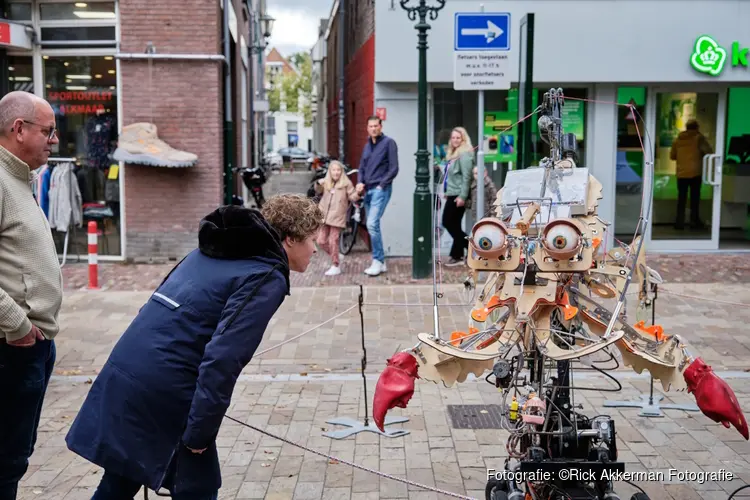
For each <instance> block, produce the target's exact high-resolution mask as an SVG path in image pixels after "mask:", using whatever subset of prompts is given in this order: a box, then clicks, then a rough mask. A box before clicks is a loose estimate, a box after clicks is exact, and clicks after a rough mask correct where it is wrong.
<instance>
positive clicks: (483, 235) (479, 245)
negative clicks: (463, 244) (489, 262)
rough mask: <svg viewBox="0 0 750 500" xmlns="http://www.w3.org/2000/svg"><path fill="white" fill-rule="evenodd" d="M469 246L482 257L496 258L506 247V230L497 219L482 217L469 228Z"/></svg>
mask: <svg viewBox="0 0 750 500" xmlns="http://www.w3.org/2000/svg"><path fill="white" fill-rule="evenodd" d="M469 242H470V243H471V247H472V248H473V249H474V251H475V252H476V253H477V255H479V256H480V257H482V258H484V259H497V258H498V257H499V256H500V255H502V254H503V253H504V252H505V249H506V248H507V247H508V230H507V229H506V228H505V225H504V224H503V223H502V222H500V221H499V220H497V219H492V218H486V219H482V220H480V221H479V222H477V223H476V224H474V228H473V229H472V230H471V239H470V240H469Z"/></svg>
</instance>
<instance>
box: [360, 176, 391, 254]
mask: <svg viewBox="0 0 750 500" xmlns="http://www.w3.org/2000/svg"><path fill="white" fill-rule="evenodd" d="M392 191H393V187H392V186H390V185H389V186H388V187H386V188H384V189H380V188H377V187H376V188H372V189H368V190H367V192H366V193H365V200H364V202H365V214H366V215H367V232H369V233H370V241H371V243H372V258H373V259H375V260H377V261H380V262H385V251H384V250H383V235H382V234H380V219H381V218H382V217H383V212H385V207H386V206H387V205H388V202H389V201H391V192H392Z"/></svg>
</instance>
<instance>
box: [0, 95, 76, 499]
mask: <svg viewBox="0 0 750 500" xmlns="http://www.w3.org/2000/svg"><path fill="white" fill-rule="evenodd" d="M55 131H56V127H55V114H54V112H53V111H52V107H50V105H49V103H47V101H45V100H44V99H41V98H39V97H36V96H35V95H33V94H29V93H27V92H10V93H9V94H7V95H6V96H5V97H3V98H2V99H0V395H1V396H0V397H2V403H0V500H15V499H16V496H17V490H18V482H19V481H20V480H21V478H22V477H23V475H24V474H25V473H26V470H27V469H28V466H29V457H30V456H31V453H32V452H33V450H34V445H35V444H36V435H37V427H38V426H39V417H40V415H41V411H42V402H43V400H44V395H45V392H46V390H47V384H48V383H49V379H50V376H51V375H52V368H53V365H54V363H55V343H54V340H53V339H54V338H55V335H56V334H57V332H58V330H59V325H58V314H59V311H60V306H61V304H62V293H63V292H62V272H61V270H60V264H59V262H58V260H57V251H56V249H55V243H54V241H53V240H52V232H51V231H50V226H49V224H48V222H47V219H46V217H45V216H44V213H43V212H42V209H41V208H40V207H39V205H38V204H37V202H36V200H35V199H34V196H33V193H32V190H31V182H32V174H31V171H32V170H36V169H37V168H39V167H41V166H42V165H44V164H45V163H46V162H47V159H48V158H49V155H50V152H51V150H52V146H53V145H54V144H57V142H58V140H57V135H56V133H55Z"/></svg>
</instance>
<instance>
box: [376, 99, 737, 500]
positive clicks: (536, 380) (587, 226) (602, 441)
mask: <svg viewBox="0 0 750 500" xmlns="http://www.w3.org/2000/svg"><path fill="white" fill-rule="evenodd" d="M564 99H565V98H564V96H563V92H562V89H550V91H549V92H547V93H545V95H544V99H543V103H542V105H541V106H540V107H539V108H538V110H537V111H540V118H539V131H540V135H542V138H543V140H545V142H548V143H549V145H550V156H549V157H548V158H545V159H544V160H542V162H540V165H539V166H538V167H537V168H534V167H532V168H529V169H524V170H522V171H521V172H523V173H519V174H518V175H523V176H535V177H536V178H537V181H538V180H539V179H538V178H539V177H543V181H542V184H541V186H542V192H541V193H540V194H539V195H538V196H534V195H533V193H528V192H524V190H523V189H521V188H519V187H518V185H517V186H516V188H515V189H516V190H515V192H514V193H513V194H512V195H511V194H510V193H509V192H508V189H509V183H508V180H507V179H506V184H505V186H504V187H503V190H501V191H500V193H499V194H498V199H499V200H501V198H502V197H507V199H511V200H513V201H512V202H511V203H509V202H508V201H507V199H506V202H505V203H503V202H502V201H500V202H499V203H498V202H496V203H495V206H496V207H498V208H497V209H496V211H497V214H496V217H485V218H483V219H481V220H479V221H478V222H477V223H476V224H475V225H474V227H473V229H472V233H471V235H470V236H469V243H470V244H469V257H468V259H467V261H468V265H469V267H470V268H471V269H472V270H473V274H474V277H475V278H476V277H477V276H478V272H480V271H483V270H484V271H487V272H489V273H491V274H490V277H489V278H488V279H487V282H486V283H485V285H484V288H483V290H482V291H481V293H480V294H479V297H478V300H477V306H476V307H475V309H474V310H473V311H472V315H471V316H472V319H473V320H474V321H475V322H476V323H486V322H489V323H491V326H489V327H488V328H485V329H483V330H479V329H477V328H470V329H469V332H468V334H467V333H465V332H453V334H452V335H451V338H450V339H449V340H447V339H441V338H440V336H439V324H438V312H437V310H438V307H439V306H438V301H437V298H438V296H439V295H438V294H437V288H435V300H434V322H435V333H434V334H433V335H430V334H426V333H422V334H420V335H419V336H418V338H419V343H418V344H417V345H416V346H415V347H413V348H411V349H408V350H406V351H403V352H402V353H399V354H409V355H410V357H404V358H401V359H399V360H398V361H396V358H397V357H398V355H396V356H394V358H392V359H391V360H389V366H388V367H387V368H386V370H385V371H384V373H383V374H382V375H381V378H380V380H379V381H378V387H377V388H376V395H375V398H374V399H375V400H374V403H373V413H374V419H375V421H376V424H377V425H378V426H379V427H382V426H381V423H380V422H379V420H380V419H382V415H384V414H385V412H386V411H387V409H389V408H393V407H395V406H400V407H406V404H407V403H408V399H409V398H410V397H411V394H412V393H413V392H412V393H409V391H408V390H406V391H403V393H404V394H407V393H408V396H406V397H403V395H402V396H399V397H393V398H391V399H392V401H390V402H386V403H384V402H383V401H384V400H385V399H387V398H383V397H379V396H378V392H379V391H380V392H381V393H388V391H389V390H390V389H388V388H386V386H387V385H388V382H387V381H386V380H387V379H390V378H391V376H392V375H395V377H396V378H399V383H398V384H395V385H397V386H398V387H399V388H403V387H407V386H408V384H404V380H406V379H405V377H404V376H405V375H407V376H411V377H412V378H413V379H416V378H417V376H419V377H420V378H424V379H427V380H431V381H433V382H437V381H442V382H443V384H445V385H446V386H452V385H453V384H455V383H456V382H459V383H460V382H463V381H465V380H466V378H467V377H468V375H469V374H473V375H475V376H482V375H484V374H485V373H486V372H487V370H491V372H490V374H488V375H487V376H486V378H485V380H487V382H490V377H491V376H493V375H494V382H490V383H494V385H495V386H496V387H497V388H498V389H499V390H501V391H502V393H503V405H502V407H503V408H504V409H506V412H505V414H504V418H503V426H504V427H505V429H506V430H508V431H510V433H511V435H510V437H509V440H508V443H507V444H506V448H507V449H508V452H509V456H508V458H507V459H506V461H505V466H504V467H505V468H504V470H501V472H500V473H499V474H498V475H497V477H496V478H494V479H490V480H489V481H488V482H487V490H486V497H487V500H505V499H506V498H507V499H514V500H520V499H525V498H527V497H526V495H527V494H530V495H531V496H532V497H533V498H539V499H541V498H550V499H557V498H560V499H562V498H571V499H577V498H581V499H591V498H594V499H602V500H603V499H608V500H619V498H620V497H619V496H618V495H617V494H616V493H615V492H614V491H613V479H620V478H621V476H620V475H619V474H620V473H622V472H624V470H625V467H624V463H622V462H618V461H617V442H616V432H615V422H614V420H613V419H612V418H610V417H609V416H607V415H598V416H596V417H594V418H588V417H586V416H584V415H582V414H580V413H577V412H576V411H575V410H576V409H578V408H579V407H577V406H576V404H575V396H574V394H575V391H577V390H597V391H613V389H611V388H590V387H588V388H586V387H575V386H573V385H572V371H573V369H572V363H573V362H574V361H578V362H581V363H583V364H586V365H588V368H577V370H596V371H598V372H600V373H601V374H603V375H605V376H607V377H609V379H611V380H613V381H614V383H616V384H617V385H618V386H619V385H620V384H619V382H618V381H617V380H616V379H615V378H614V377H612V376H610V375H609V374H607V373H606V371H610V370H613V369H616V368H617V367H619V363H618V362H617V358H616V357H615V356H614V355H613V354H612V353H611V352H609V348H610V347H613V346H615V344H616V343H617V347H618V348H619V350H620V353H621V354H622V358H623V361H624V362H625V364H626V365H629V366H630V367H632V368H633V369H634V370H635V371H636V372H638V373H641V372H642V370H643V369H644V368H645V369H648V370H649V371H650V372H651V374H652V376H653V378H656V379H659V380H660V381H661V382H662V386H663V387H664V389H665V390H669V388H670V386H671V387H672V388H676V389H677V390H680V389H684V388H685V386H686V380H682V379H681V378H682V375H683V373H684V371H685V367H686V366H687V365H689V364H691V363H692V362H693V361H695V360H696V357H695V356H694V355H693V354H692V352H691V351H690V350H689V349H688V347H687V345H686V343H685V342H684V341H683V340H682V339H680V337H679V336H677V335H671V336H669V335H664V334H663V330H661V327H658V326H656V325H651V326H650V327H646V326H645V324H644V323H638V324H636V325H635V327H631V326H630V325H628V324H627V322H626V320H625V318H624V314H625V309H624V308H625V299H626V295H627V292H628V288H629V286H630V284H631V281H632V280H633V279H634V278H636V279H637V280H638V283H639V288H640V289H639V296H640V306H641V307H653V300H652V299H653V298H654V295H653V293H654V291H655V287H652V286H651V283H650V281H651V279H652V275H651V273H652V271H651V270H650V269H649V268H648V267H647V266H646V265H645V258H644V254H645V251H644V249H643V234H644V233H645V229H646V225H647V217H648V215H649V214H650V211H651V203H652V198H653V191H652V189H650V188H649V187H650V185H651V184H652V183H653V164H652V163H651V162H648V161H647V162H646V165H645V168H644V189H643V192H644V197H643V199H642V213H641V217H640V220H639V224H638V227H637V229H636V232H635V235H634V239H633V243H632V244H631V245H630V247H628V248H626V249H624V250H625V251H624V252H621V254H622V253H625V255H626V258H625V264H620V263H617V264H616V265H610V266H607V265H605V264H606V256H607V255H609V256H610V257H612V255H613V252H615V249H613V251H612V252H610V253H609V254H606V253H605V264H602V263H600V262H596V260H595V252H596V250H597V249H598V245H601V243H602V241H603V240H602V237H603V236H604V235H605V232H606V228H607V226H608V225H609V224H608V223H606V222H604V221H602V220H601V219H600V218H599V217H598V216H597V215H596V207H597V206H598V202H599V200H600V199H601V184H598V181H596V180H595V179H594V178H593V177H590V176H589V174H588V169H583V168H581V169H578V168H577V166H576V161H577V158H576V149H577V146H576V141H575V136H574V135H573V134H564V133H563V123H562V106H563V105H564ZM545 134H546V138H545V137H544V136H545ZM644 154H645V151H644ZM576 170H578V171H579V173H580V175H585V177H586V182H584V183H583V186H576V185H575V183H572V184H571V180H568V185H567V187H566V186H565V185H564V184H563V182H559V183H557V181H556V180H555V177H554V176H556V175H562V174H561V173H560V172H566V173H567V174H571V175H572V174H576V172H575V171H576ZM509 175H510V174H509ZM558 180H559V179H558ZM590 182H591V183H592V185H589V183H590ZM531 184H533V183H531ZM533 185H536V184H533ZM548 187H549V188H550V191H553V192H551V193H547V192H545V189H547V188H548ZM571 188H573V191H575V190H576V189H577V190H578V191H579V192H578V193H575V194H577V195H578V196H577V198H576V200H578V201H579V208H580V205H581V204H582V206H583V211H582V212H578V213H571V210H574V209H573V208H572V206H573V205H575V203H568V201H570V200H566V201H565V202H563V203H560V200H563V198H562V197H561V194H560V192H554V191H555V189H558V190H560V189H571ZM570 194H571V193H570V192H569V193H567V194H565V196H567V197H568V198H569V197H570ZM524 195H528V196H524ZM553 196H554V197H555V198H556V199H557V200H558V202H554V201H553V199H552V197H553ZM592 198H594V199H593V200H592ZM509 205H512V206H509ZM503 206H504V207H505V209H506V212H504V211H503ZM508 209H509V210H510V211H511V213H508V211H507V210H508ZM545 212H546V213H545ZM433 216H435V214H433ZM581 216H582V217H581ZM540 219H541V220H542V221H544V220H545V219H546V222H542V223H540V222H539V220H540ZM506 223H508V225H507V226H506V225H505V224H506ZM539 226H542V227H543V229H541V230H540V229H539ZM509 228H510V229H509ZM592 228H595V229H592ZM493 231H494V232H493ZM592 235H594V236H595V238H591V236H592ZM596 240H598V241H596ZM617 250H623V249H617ZM614 255H615V256H617V255H618V254H617V253H614ZM614 260H615V261H617V259H614ZM618 262H621V261H618ZM595 263H596V264H599V265H598V266H596V269H595V271H596V275H597V276H598V278H597V277H592V274H594V273H590V272H589V271H592V265H593V264H595ZM602 276H603V277H604V279H601V277H602ZM433 278H434V277H433ZM563 278H564V279H565V280H566V281H565V282H561V281H560V280H561V279H563ZM502 280H504V282H502V283H501V281H502ZM654 281H658V280H656V279H655V280H654ZM498 285H501V286H500V287H498ZM496 287H498V288H499V289H502V293H501V294H500V292H498V294H499V295H494V294H493V289H495V288H496ZM509 289H510V291H509ZM586 292H588V293H586ZM592 292H593V294H594V295H597V296H598V297H600V298H605V299H616V300H617V302H616V305H615V306H614V308H613V309H612V310H611V311H610V310H608V309H606V308H604V307H602V306H601V305H600V304H599V301H597V300H595V299H593V298H592V297H591V295H592ZM545 295H546V297H545ZM490 296H491V297H490ZM506 306H510V307H507V311H506V312H505V313H504V314H502V315H501V316H500V317H497V316H498V313H499V311H500V310H501V309H504V308H505V307H506ZM540 310H542V312H541V313H540V312H539V311H540ZM576 316H578V317H579V318H581V317H584V318H586V320H585V322H586V325H587V327H590V328H588V330H587V331H586V332H584V331H583V329H577V326H574V323H573V322H572V321H571V320H572V319H573V318H575V317H576ZM509 317H510V319H509ZM545 320H546V321H545ZM503 322H504V323H503ZM501 323H503V325H502V326H500V327H497V326H496V325H499V324H501ZM582 324H583V323H581V322H580V320H579V323H577V324H576V325H578V326H581V325H582ZM519 327H520V329H519ZM592 333H594V335H592ZM582 334H584V335H582ZM586 334H587V335H586ZM644 339H646V340H644ZM582 340H583V341H584V342H590V344H588V345H586V346H585V347H583V348H580V349H578V348H577V347H579V346H577V345H576V344H580V342H581V341H582ZM495 342H496V343H497V344H498V345H499V346H500V347H501V348H497V349H494V352H493V349H487V347H488V346H491V345H492V344H493V343H495ZM621 346H624V348H621ZM516 347H518V350H519V351H520V354H519V355H517V356H513V357H512V358H511V360H510V361H507V360H506V357H507V356H508V355H509V354H510V353H511V351H513V350H514V348H516ZM503 348H504V349H503ZM482 351H484V352H482ZM628 351H629V352H628ZM603 354H607V355H608V356H609V358H608V359H605V360H601V359H599V360H596V359H594V358H595V356H599V357H600V356H601V355H603ZM498 358H500V359H498ZM406 359H408V361H406V362H404V360H406ZM698 359H699V358H698ZM417 360H418V361H417ZM612 361H614V362H615V363H616V364H617V366H615V367H608V368H599V367H597V366H595V365H596V364H599V363H602V362H604V363H609V362H612ZM417 363H418V364H419V370H420V371H419V375H417ZM701 363H702V361H701ZM701 366H703V367H705V365H703V364H701ZM391 369H392V371H391V373H386V372H388V371H389V370H391ZM524 369H527V370H528V378H527V376H524V377H523V380H520V376H521V372H522V371H524ZM698 369H700V368H696V370H698ZM705 370H706V371H710V367H706V368H705ZM550 381H551V384H550V383H549V382H550ZM687 385H688V388H690V384H689V382H688V384H687ZM412 388H413V384H412ZM620 389H621V386H620V387H619V388H617V389H614V391H619V390H620ZM399 390H402V389H399ZM511 390H514V391H515V392H516V394H518V393H519V390H520V392H521V393H523V392H525V393H526V398H525V401H518V400H517V399H516V396H515V395H514V396H513V401H512V402H511V403H510V404H508V401H507V400H508V397H509V395H510V393H511ZM730 391H731V389H730ZM390 392H391V393H393V391H392V390H390ZM521 397H522V398H523V394H522V395H521ZM732 398H733V399H734V403H735V404H736V406H737V409H739V404H738V403H737V402H736V398H735V397H734V394H733V393H732ZM386 405H387V408H386ZM580 408H582V407H580ZM739 412H740V417H741V418H740V422H739V425H737V424H735V427H737V428H738V430H740V429H741V427H742V426H743V425H744V430H740V432H741V433H743V435H744V434H745V433H747V424H746V422H745V421H744V416H742V415H741V409H739ZM712 418H713V417H712ZM717 421H718V420H717ZM722 423H724V422H722ZM550 424H551V425H550ZM725 425H728V424H726V423H725ZM539 426H541V430H540V429H539ZM519 446H520V448H521V451H517V450H516V448H518V447H519ZM513 459H515V460H516V461H517V463H516V464H514V465H513V466H511V460H513ZM571 471H576V472H571ZM623 480H624V479H623ZM631 484H632V483H631ZM521 485H523V486H524V488H523V490H522V489H521V487H520V486H521ZM634 486H635V485H634ZM535 487H536V488H538V489H539V491H535V489H534V488H535ZM636 488H637V486H636ZM638 489H640V488H638ZM647 499H648V496H647V495H646V493H645V492H643V491H642V490H641V491H640V492H639V493H636V494H635V495H633V496H632V497H631V500H647Z"/></svg>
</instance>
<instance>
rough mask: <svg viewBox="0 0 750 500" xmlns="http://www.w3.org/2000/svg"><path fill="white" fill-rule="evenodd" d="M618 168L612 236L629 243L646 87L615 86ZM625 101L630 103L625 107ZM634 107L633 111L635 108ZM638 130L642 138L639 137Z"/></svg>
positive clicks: (639, 180) (637, 209) (639, 191)
mask: <svg viewBox="0 0 750 500" xmlns="http://www.w3.org/2000/svg"><path fill="white" fill-rule="evenodd" d="M617 103H618V104H620V106H618V107H617V166H616V168H617V170H616V177H615V186H616V188H615V189H616V191H615V193H616V194H615V221H614V222H615V237H616V238H617V239H618V240H620V241H621V242H623V243H626V244H630V243H631V242H632V240H633V235H634V234H635V230H636V229H637V227H638V220H639V219H640V216H641V200H642V197H643V160H644V158H643V149H642V148H641V141H642V140H643V141H644V143H645V140H646V139H645V124H644V123H643V119H644V118H643V117H645V116H646V87H620V88H618V89H617ZM627 105H630V106H632V108H631V107H628V106H627ZM634 110H635V112H634ZM639 132H640V136H641V139H639V138H638V133H639Z"/></svg>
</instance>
